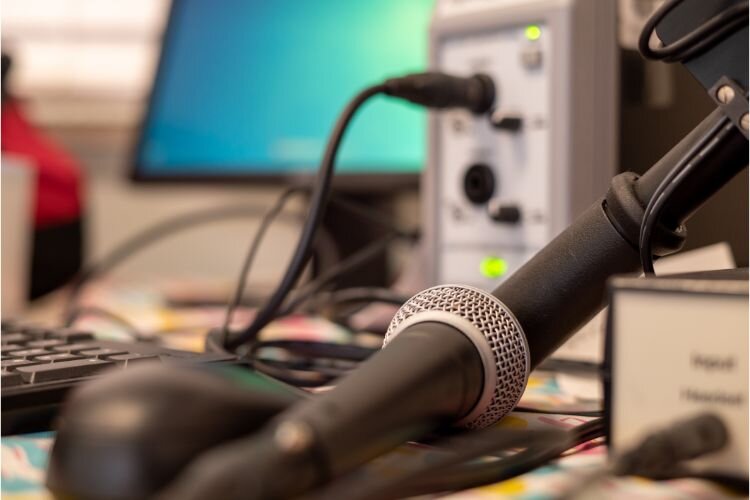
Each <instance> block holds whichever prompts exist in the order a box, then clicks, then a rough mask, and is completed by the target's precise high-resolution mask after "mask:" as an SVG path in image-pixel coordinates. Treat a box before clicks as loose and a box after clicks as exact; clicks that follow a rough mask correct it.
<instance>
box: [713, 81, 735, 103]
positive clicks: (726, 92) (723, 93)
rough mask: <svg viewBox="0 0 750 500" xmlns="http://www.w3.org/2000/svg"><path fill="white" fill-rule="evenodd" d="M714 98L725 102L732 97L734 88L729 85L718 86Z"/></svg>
mask: <svg viewBox="0 0 750 500" xmlns="http://www.w3.org/2000/svg"><path fill="white" fill-rule="evenodd" d="M716 98H717V99H718V100H719V102H720V103H722V104H727V103H728V102H729V101H731V100H732V99H734V89H733V88H732V87H730V86H729V85H722V86H721V87H719V90H717V91H716Z"/></svg>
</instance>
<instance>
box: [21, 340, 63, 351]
mask: <svg viewBox="0 0 750 500" xmlns="http://www.w3.org/2000/svg"><path fill="white" fill-rule="evenodd" d="M65 343H66V342H65V341H64V340H60V339H46V340H34V341H33V342H29V343H27V344H26V347H34V348H36V347H38V348H40V349H45V348H49V347H55V346H58V345H63V344H65Z"/></svg>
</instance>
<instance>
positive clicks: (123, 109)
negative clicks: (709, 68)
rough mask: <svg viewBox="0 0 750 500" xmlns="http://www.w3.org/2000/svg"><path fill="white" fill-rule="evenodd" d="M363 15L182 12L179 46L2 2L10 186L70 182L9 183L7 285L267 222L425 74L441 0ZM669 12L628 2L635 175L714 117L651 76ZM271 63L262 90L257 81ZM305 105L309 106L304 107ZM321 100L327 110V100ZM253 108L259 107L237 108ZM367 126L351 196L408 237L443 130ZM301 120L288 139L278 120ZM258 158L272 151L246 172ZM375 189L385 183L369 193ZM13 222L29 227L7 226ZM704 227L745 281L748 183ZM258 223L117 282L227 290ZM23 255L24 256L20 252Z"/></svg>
mask: <svg viewBox="0 0 750 500" xmlns="http://www.w3.org/2000/svg"><path fill="white" fill-rule="evenodd" d="M354 3H355V2H347V1H343V0H328V1H322V0H321V1H318V2H315V3H314V5H313V3H310V4H307V3H305V5H306V7H303V6H301V5H298V7H297V8H289V5H288V4H289V2H278V3H277V2H271V3H269V2H255V1H253V2H233V1H227V2H225V3H224V4H222V5H221V6H218V5H215V4H214V3H213V2H211V3H210V4H209V3H208V2H205V3H203V4H201V3H200V2H193V1H189V0H176V3H175V6H177V7H179V8H178V9H175V10H174V11H173V13H172V23H171V26H172V29H171V30H168V29H167V25H168V24H169V23H168V20H169V18H170V2H169V1H168V0H129V1H127V2H124V1H121V0H35V1H27V0H5V1H4V2H3V6H2V26H1V28H2V51H3V54H4V55H7V56H8V58H9V59H4V68H3V70H4V71H3V73H4V82H3V131H2V132H3V169H4V172H9V169H8V168H7V167H12V166H18V165H24V164H26V165H27V166H28V164H29V162H31V163H34V162H35V161H38V160H39V158H43V159H42V160H41V161H42V162H47V163H51V164H52V165H53V167H51V170H50V172H52V173H46V174H45V173H38V172H37V175H39V176H40V177H39V178H38V179H34V178H32V179H28V178H27V179H25V180H24V179H23V178H19V179H14V180H9V179H11V174H7V175H6V174H5V173H4V177H3V184H4V192H3V194H4V205H3V212H4V214H3V215H4V219H3V222H4V226H5V228H4V233H3V251H4V253H5V254H7V255H9V258H12V257H13V255H17V258H18V259H21V261H22V260H23V258H24V257H25V256H27V257H28V259H29V262H26V263H22V264H21V265H20V266H19V265H15V266H12V267H11V266H8V267H6V268H5V269H3V271H4V273H3V274H4V275H6V274H7V275H9V276H8V279H9V280H11V279H14V277H13V276H12V275H13V271H12V269H17V270H18V269H25V268H26V266H32V265H33V266H35V269H37V271H36V274H37V276H36V277H35V279H34V280H32V282H31V283H30V284H29V285H28V286H29V287H30V290H31V296H32V297H39V296H43V295H45V294H46V293H47V292H49V291H51V290H53V289H55V288H56V287H58V286H59V285H60V284H62V283H65V282H66V281H67V280H68V279H69V278H70V277H71V276H72V275H73V274H74V273H75V271H76V269H77V268H78V267H80V265H81V262H83V261H93V260H95V259H97V258H98V257H100V256H102V255H104V254H105V253H106V252H107V251H108V250H110V249H112V248H114V247H115V246H116V245H117V244H118V243H120V242H122V241H124V240H125V238H126V237H128V236H129V235H132V234H134V233H135V232H136V231H138V230H141V229H143V228H144V227H145V226H147V225H148V224H150V223H152V222H155V221H158V220H162V219H164V218H165V217H167V216H169V215H172V214H177V213H184V212H186V211H189V210H195V209H197V208H200V207H212V206H219V205H230V204H232V203H253V204H258V205H260V206H268V205H270V204H271V203H272V200H274V199H275V197H276V196H277V195H278V194H279V193H280V192H281V190H282V189H283V188H285V187H286V186H288V185H289V181H290V179H294V178H295V176H296V175H297V174H299V173H303V172H305V171H306V170H307V171H309V169H311V168H314V167H315V165H316V158H317V157H318V156H319V154H320V151H321V150H322V147H323V144H324V139H325V137H326V134H327V132H328V130H329V128H330V126H331V124H332V122H333V119H334V118H335V116H336V115H337V113H338V112H339V110H340V109H341V107H342V106H343V104H344V103H345V102H346V101H347V100H348V99H349V98H350V97H351V95H353V94H354V92H355V91H356V90H357V89H359V88H360V87H362V86H363V85H364V84H366V83H371V82H372V81H375V80H377V79H379V78H382V77H386V76H390V75H397V74H401V73H404V72H408V71H420V70H423V69H425V68H426V67H427V60H428V50H429V47H428V40H429V39H428V25H429V22H430V16H431V15H432V9H433V7H434V2H433V0H420V1H416V0H413V1H411V0H410V2H408V6H407V5H406V3H405V2H397V1H388V2H382V3H381V2H379V3H378V6H377V7H374V6H372V7H368V8H367V9H370V10H365V9H364V7H362V6H359V5H358V6H353V5H350V4H354ZM658 3H659V2H655V1H647V0H622V1H620V2H618V13H619V18H618V38H619V43H620V47H621V49H622V50H621V52H620V54H619V55H618V56H617V57H618V58H619V63H620V64H619V74H620V80H621V81H620V84H619V90H620V97H619V99H620V102H619V107H618V109H619V112H620V116H619V122H618V125H619V155H618V163H619V165H620V168H621V169H622V170H634V171H637V172H640V171H643V170H645V169H646V168H647V167H648V166H650V165H651V164H652V163H653V162H654V161H655V160H656V159H658V158H659V156H660V155H661V154H662V153H663V152H664V151H665V150H666V148H667V147H669V146H670V145H671V144H673V143H674V142H676V141H677V140H678V139H679V138H681V137H682V136H683V135H684V133H685V132H686V131H687V130H689V129H690V128H691V127H692V126H693V125H694V124H695V123H697V122H698V121H699V120H700V119H701V118H702V117H703V116H705V114H707V113H708V110H710V109H711V107H712V104H711V103H710V101H709V100H708V98H707V97H706V96H705V92H704V91H703V90H702V89H701V88H700V86H699V85H697V83H695V82H694V81H692V79H691V77H690V76H689V75H687V74H686V72H685V71H684V69H683V68H682V67H679V65H672V66H667V65H660V64H658V63H656V64H651V63H648V64H647V63H644V62H643V61H642V60H641V58H640V56H638V54H637V53H636V51H635V50H634V45H635V37H636V34H637V33H638V32H639V30H640V26H641V25H642V21H643V19H645V17H646V16H647V15H648V14H649V13H650V12H651V11H652V10H653V9H654V7H655V6H656V5H657V4H658ZM284 13H286V14H284ZM290 13H291V14H290ZM178 14H179V15H178ZM180 16H182V17H180ZM232 20H233V21H232ZM368 30H369V31H368ZM217 33H218V34H221V36H217ZM240 35H241V36H240ZM233 37H235V38H233ZM253 37H256V38H257V39H256V38H253ZM263 37H266V38H263ZM264 40H265V41H264ZM259 41H261V42H263V43H260V42H259ZM245 42H246V43H247V44H248V45H247V47H245V46H242V43H245ZM255 42H258V43H255ZM253 43H255V45H253ZM300 47H304V48H307V49H308V51H309V52H304V51H301V50H299V49H300ZM167 49H170V50H171V52H170V53H169V54H170V55H169V59H168V60H163V61H162V63H163V64H162V72H161V74H160V75H158V74H157V71H156V70H157V66H158V61H159V57H160V53H161V52H162V50H165V51H166V50H167ZM178 49H179V50H178ZM316 51H317V52H316ZM165 53H166V52H165ZM309 54H313V57H310V55H309ZM337 58H340V59H337ZM347 58H348V59H347ZM354 58H359V59H360V60H361V61H362V62H360V63H356V62H354V61H355V59H354ZM290 61H293V62H294V64H290ZM339 61H346V62H345V63H341V62H339ZM261 63H262V64H263V65H264V66H262V70H261V71H262V72H264V73H265V74H264V79H263V80H262V81H261V80H260V79H258V78H255V79H254V76H253V75H254V74H253V73H252V71H254V70H257V69H258V67H261V66H259V65H260V64H261ZM282 63H284V64H282ZM254 64H255V65H256V66H253V65H254ZM290 67H294V68H302V69H300V71H298V72H294V71H292V72H290V71H289V68H290ZM6 70H7V71H6ZM6 75H7V77H6ZM255 76H257V73H256V74H255ZM155 81H156V84H155ZM217 82H219V83H220V88H216V84H217ZM247 82H251V83H250V84H249V85H248V83H247ZM269 82H271V83H269ZM253 83H254V84H255V86H253ZM212 86H213V87H212ZM159 89H161V91H160V90H159ZM152 90H153V91H154V92H153V94H152ZM297 91H299V93H300V95H301V97H299V100H298V101H295V100H293V99H290V98H289V96H290V95H293V94H295V93H297ZM308 91H310V93H306V92H308ZM312 91H315V92H317V94H314V95H315V96H318V97H315V98H310V95H313V94H312V93H311V92H312ZM150 96H151V97H152V100H151V101H149V97H150ZM238 96H244V97H239V98H238ZM320 96H323V97H320ZM245 97H247V99H248V101H246V102H245V101H243V102H240V101H238V100H237V99H244V98H245ZM677 102H683V103H684V102H691V103H692V105H691V106H677V105H675V103H677ZM248 110H252V119H251V116H250V114H249V113H248ZM368 113H370V114H369V115H368V118H367V120H362V123H360V124H359V125H358V126H354V127H353V128H352V133H351V137H349V139H348V140H347V141H346V146H345V148H344V151H343V152H342V168H343V169H344V170H345V171H348V172H349V173H352V172H353V173H356V174H360V177H359V178H358V180H357V181H356V182H353V183H350V185H348V186H344V188H342V189H343V192H344V193H345V194H346V195H347V196H350V197H352V198H356V199H359V200H361V201H364V202H366V203H370V204H373V205H375V206H378V208H380V209H382V210H383V211H384V212H385V213H388V214H390V215H391V216H392V217H393V218H394V219H393V220H396V221H397V222H398V223H399V224H401V225H402V226H404V227H416V226H418V225H419V223H420V213H419V192H418V181H417V179H418V175H419V173H420V172H421V171H422V167H423V162H424V160H425V151H426V139H425V130H426V127H425V122H426V115H425V114H424V113H423V112H422V111H419V110H416V109H414V108H410V107H409V106H407V105H404V104H387V105H383V104H381V103H378V104H377V106H375V105H374V106H372V110H370V111H368ZM290 115H293V116H295V120H293V121H291V125H289V120H287V122H285V123H277V121H279V120H276V119H275V118H274V117H276V116H286V117H288V116H290ZM394 117H395V118H396V119H394ZM180 120H182V121H180ZM212 120H214V121H215V123H214V122H212ZM216 123H218V124H220V125H216ZM383 123H397V124H398V125H396V126H393V127H383V126H382V124H383ZM19 127H21V128H19ZM23 127H27V128H23ZM180 127H184V129H180ZM188 127H193V128H191V129H190V130H202V129H201V127H204V128H205V129H206V130H208V129H210V132H211V133H213V134H214V135H213V136H211V137H210V139H211V140H212V141H214V142H213V143H211V144H213V145H209V146H206V145H205V144H203V143H199V142H197V141H196V142H193V141H191V140H190V137H191V136H190V135H189V133H188V132H189V131H187V128H188ZM284 127H287V128H284ZM21 129H23V130H24V132H22V133H19V134H15V133H13V130H21ZM376 130H377V131H378V132H377V133H375V132H374V131H376ZM37 134H38V136H37ZM271 136H272V137H271ZM245 138H246V140H245ZM233 141H234V142H233ZM238 141H239V142H238ZM266 144H270V145H269V146H267V147H266V146H265V145H266ZM384 144H387V145H388V147H383V145H384ZM264 148H265V149H264ZM29 151H32V152H33V154H28V153H29ZM247 151H253V152H257V154H255V156H252V155H251V156H243V155H245V154H246V153H247ZM24 153H27V154H24ZM248 154H249V153H248ZM34 155H37V158H36V159H35V158H34ZM243 169H244V170H243ZM21 170H23V168H22V169H21ZM369 174H372V176H371V178H370V180H371V181H372V182H374V183H375V184H372V183H371V182H369V181H368V182H363V179H364V178H365V177H363V176H367V175H369ZM6 177H7V179H6ZM16 177H19V176H16ZM20 177H23V175H20ZM217 177H218V182H217V179H216V178H217ZM133 178H136V179H137V180H138V181H139V182H133V181H132V179H133ZM235 179H236V180H239V181H241V182H234V180H235ZM36 182H39V183H40V184H39V188H40V189H42V188H44V189H46V190H47V191H45V192H47V193H52V194H47V195H46V196H45V197H44V198H45V199H46V200H47V201H40V200H41V198H40V197H38V196H37V198H36V209H35V210H36V212H35V213H34V214H33V215H26V216H25V215H24V214H21V213H18V212H19V211H18V210H17V209H13V208H12V207H13V206H16V207H20V206H23V204H24V203H27V204H28V203H34V199H35V198H34V197H35V196H36V195H34V194H33V192H34V188H33V186H35V183H36ZM24 183H25V184H26V185H29V186H32V187H31V188H29V191H28V192H29V193H31V194H29V195H27V196H26V197H25V198H24V196H23V195H22V193H23V192H24V190H23V189H22V188H12V187H13V186H23V185H24ZM66 183H67V184H66ZM376 185H377V187H373V186H376ZM11 188H12V189H11ZM385 193H387V196H385ZM14 197H17V198H18V199H15V198H14ZM56 197H58V198H59V199H58V198H56ZM386 198H387V199H386ZM50 200H52V201H50ZM6 202H7V203H8V204H10V205H8V206H10V207H11V208H9V209H6V204H5V203H6ZM40 204H41V205H44V206H40ZM300 206H301V205H298V208H299V207H300ZM730 211H731V214H732V215H731V217H727V214H728V213H729V212H730ZM6 215H7V216H8V217H11V218H12V219H14V220H9V221H8V222H7V223H6ZM339 215H340V214H339ZM24 217H27V218H29V217H30V219H29V220H24ZM330 217H332V218H335V217H337V215H336V214H332V215H330ZM728 219H731V221H730V220H728ZM345 222H346V221H343V222H342V221H341V220H339V221H332V222H331V223H330V227H331V228H332V230H333V232H334V233H335V232H336V227H338V228H341V227H347V226H346V224H345ZM717 222H721V223H720V224H719V223H717ZM29 224H34V225H35V227H36V229H37V231H36V232H35V234H34V235H33V238H32V239H31V240H30V241H28V242H26V243H25V244H26V245H28V248H31V249H32V250H28V248H27V250H22V246H21V243H22V242H21V241H20V240H23V239H24V238H23V237H21V236H20V235H21V234H23V232H24V230H23V229H17V231H18V232H16V233H6V228H7V231H13V230H14V229H13V228H14V227H16V226H18V227H19V228H23V227H24V225H26V227H28V225H29ZM693 225H695V226H696V227H698V226H700V227H701V229H700V230H695V231H693V232H692V233H691V238H690V239H689V245H688V248H693V247H696V246H703V245H705V244H707V243H711V242H715V241H723V240H729V241H730V242H731V244H732V248H733V251H734V253H735V259H736V261H737V263H738V264H739V265H747V176H746V173H745V174H743V175H742V176H740V178H739V179H736V180H735V181H734V183H733V184H732V185H730V186H729V187H728V188H727V189H725V192H724V194H722V196H720V197H719V198H717V200H714V201H712V202H711V203H710V204H709V206H707V207H706V209H704V210H703V211H702V212H701V213H699V214H698V216H697V217H696V221H695V222H694V223H693ZM256 226H257V218H255V219H253V218H250V219H245V220H233V221H225V222H217V223H214V224H211V225H207V226H203V227H201V228H197V229H195V230H190V231H186V232H184V233H181V234H178V235H175V236H174V237H171V238H169V239H168V240H165V241H163V242H160V243H159V244H158V245H155V246H153V247H151V248H149V249H148V250H147V251H145V252H143V253H142V254H140V255H139V256H138V257H137V258H135V259H131V260H128V261H127V262H124V263H123V265H122V266H120V267H119V268H118V269H117V271H116V273H115V275H116V276H117V277H119V278H120V279H124V280H128V281H133V282H150V281H153V282H157V281H159V280H162V279H163V278H169V279H185V280H197V281H201V280H204V281H212V282H218V283H224V284H228V283H230V282H231V281H232V280H233V279H234V278H235V277H236V274H237V272H238V270H239V265H240V262H241V259H242V257H243V255H244V253H245V251H246V247H247V245H248V242H249V238H250V237H251V236H252V234H253V232H254V230H255V227H256ZM348 227H349V229H347V230H346V231H348V233H347V234H348V236H347V237H346V238H342V237H340V236H339V237H338V238H336V235H334V239H337V241H338V243H339V248H338V252H339V254H346V253H347V252H350V251H351V248H347V245H349V246H352V245H353V246H354V247H356V246H357V245H359V244H360V243H361V242H363V241H366V240H367V239H368V238H369V237H370V236H371V235H370V234H369V233H368V231H367V230H363V231H362V234H361V235H359V236H357V237H354V236H352V234H353V233H352V232H351V230H350V228H351V224H350V225H349V226H348ZM297 228H298V224H296V223H288V224H279V225H275V226H274V227H273V229H272V233H273V236H272V239H271V241H272V243H271V244H269V245H265V246H264V248H263V250H262V251H261V253H260V255H259V258H258V261H257V265H256V266H254V267H253V280H254V282H256V283H273V282H274V280H275V279H276V278H278V276H279V275H280V273H281V272H282V271H283V269H284V265H285V262H286V259H287V258H288V256H289V255H290V253H291V250H292V246H293V244H294V243H295V241H296V236H297ZM346 231H345V232H346ZM26 232H28V231H26ZM6 234H9V236H6ZM350 239H351V241H349V240H350ZM342 241H343V243H342ZM11 242H17V243H18V244H17V245H16V246H15V247H14V248H16V250H13V248H12V245H13V243H11ZM76 245H78V247H76ZM342 245H343V247H342ZM408 255H409V252H408V251H407V249H406V248H404V247H397V248H396V250H395V251H393V252H391V253H389V254H388V255H387V256H386V257H384V260H383V261H381V262H380V263H379V264H378V265H377V266H375V267H374V268H373V269H374V270H373V271H372V273H373V274H374V275H380V280H381V281H384V282H391V281H393V280H394V279H395V278H396V276H397V274H398V272H397V271H398V269H399V268H400V266H402V265H403V262H404V261H405V260H406V259H407V258H408ZM50 262H52V264H50ZM40 266H41V267H40ZM45 266H46V267H45ZM378 266H379V267H378ZM384 270H385V271H384ZM9 271H10V272H9ZM383 272H385V273H386V275H387V276H383V275H382V273H383ZM17 274H20V275H24V274H28V273H24V272H22V271H19V272H18V273H17ZM22 277H23V276H21V277H20V278H17V279H21V278H22ZM4 279H5V278H4ZM4 284H5V281H4ZM220 286H221V285H220Z"/></svg>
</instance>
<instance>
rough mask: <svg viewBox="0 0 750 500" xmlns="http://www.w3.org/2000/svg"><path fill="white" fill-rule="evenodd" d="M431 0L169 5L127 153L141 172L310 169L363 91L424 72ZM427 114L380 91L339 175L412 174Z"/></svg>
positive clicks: (348, 145) (221, 0) (361, 117)
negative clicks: (136, 137)
mask: <svg viewBox="0 0 750 500" xmlns="http://www.w3.org/2000/svg"><path fill="white" fill-rule="evenodd" d="M433 4H434V0H406V1H405V0H377V1H367V2H359V1H352V0H304V1H299V0H272V1H269V0H218V1H211V2H207V1H205V0H175V1H174V2H173V5H172V10H171V13H170V18H169V22H168V26H167V30H166V33H165V37H164V43H163V47H162V54H161V58H160V62H159V67H158V69H157V72H156V78H155V81H154V87H153V90H152V94H151V97H150V102H149V105H148V108H147V111H146V115H145V117H144V122H143V124H142V127H141V131H140V134H141V135H140V138H139V141H138V145H137V149H136V152H135V177H136V178H137V179H149V178H161V179H164V178H168V179H175V180H178V179H180V178H182V177H189V178H204V177H212V178H216V177H222V176H226V177H233V178H234V177H248V178H253V179H255V178H262V177H274V176H279V175H281V176H287V175H298V174H304V173H311V172H314V171H315V170H316V169H317V167H318V164H319V161H320V159H321V156H322V153H323V149H324V147H325V144H326V141H327V138H328V135H329V133H330V131H331V128H332V127H333V124H334V122H335V120H336V117H337V116H338V114H339V113H340V112H341V110H342V109H343V107H344V106H345V105H346V103H347V102H348V101H349V100H350V99H351V98H352V97H353V96H354V95H355V94H356V93H357V92H358V91H360V90H361V89H363V88H364V87H366V86H368V85H371V84H374V83H378V82H380V81H382V80H383V79H385V78H388V77H391V76H399V75H401V74H405V73H409V72H417V71H423V70H425V68H426V67H427V57H428V25H429V19H430V16H431V12H432V7H433ZM425 134H426V115H425V112H424V111H423V110H422V109H420V108H418V107H416V106H414V105H411V104H407V103H404V102H400V101H396V100H390V99H388V98H387V97H377V98H375V99H373V100H372V102H369V103H367V104H366V105H365V106H364V107H363V108H362V110H360V112H359V114H358V115H357V116H356V117H355V119H354V120H353V122H352V124H351V125H350V128H349V130H348V132H347V134H346V136H345V139H344V142H343V144H342V148H341V150H340V152H339V157H338V158H339V161H338V165H337V169H338V170H337V171H338V172H342V173H347V174H404V173H407V174H409V173H410V174H414V173H416V172H419V171H420V170H421V168H422V165H423V163H424V157H425Z"/></svg>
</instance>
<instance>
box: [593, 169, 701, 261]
mask: <svg viewBox="0 0 750 500" xmlns="http://www.w3.org/2000/svg"><path fill="white" fill-rule="evenodd" d="M636 180H638V175H637V174H635V173H633V172H624V173H622V174H620V175H618V176H616V177H614V178H613V179H612V182H611V184H610V187H609V190H608V191H607V194H606V196H605V198H604V211H605V213H606V214H607V217H608V218H609V220H610V221H611V222H612V225H613V226H614V227H615V228H616V229H617V232H619V233H620V235H621V236H622V237H623V238H624V239H625V240H627V242H628V243H630V244H631V245H633V247H634V248H638V245H639V237H640V231H641V222H642V221H643V216H644V213H645V204H644V203H643V202H642V201H641V200H640V199H639V198H638V194H637V193H636V190H635V181H636ZM646 201H648V200H646ZM654 231H655V233H654V238H653V246H652V251H653V254H654V255H657V256H660V257H662V256H665V255H669V254H672V253H675V252H677V251H678V250H680V249H681V248H682V246H683V245H684V244H685V240H686V238H687V228H686V227H685V226H684V225H680V226H679V227H677V228H674V229H671V228H668V227H667V226H664V225H663V224H662V223H661V222H660V223H658V224H657V225H656V227H655V228H654Z"/></svg>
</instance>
